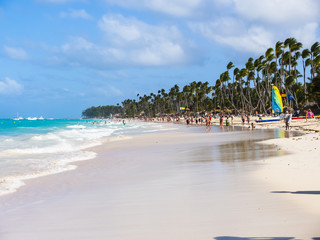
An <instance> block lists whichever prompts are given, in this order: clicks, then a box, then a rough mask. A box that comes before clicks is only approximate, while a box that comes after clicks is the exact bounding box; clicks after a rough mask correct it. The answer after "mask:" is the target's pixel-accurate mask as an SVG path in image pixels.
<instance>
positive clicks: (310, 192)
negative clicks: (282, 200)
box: [271, 191, 320, 195]
mask: <svg viewBox="0 0 320 240" xmlns="http://www.w3.org/2000/svg"><path fill="white" fill-rule="evenodd" d="M271 193H291V194H311V195H318V194H320V191H296V192H290V191H272V192H271Z"/></svg>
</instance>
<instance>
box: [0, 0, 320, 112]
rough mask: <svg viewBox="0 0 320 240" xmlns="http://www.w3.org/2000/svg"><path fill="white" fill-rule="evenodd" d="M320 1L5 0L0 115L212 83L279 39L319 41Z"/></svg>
mask: <svg viewBox="0 0 320 240" xmlns="http://www.w3.org/2000/svg"><path fill="white" fill-rule="evenodd" d="M319 9H320V1H317V0H268V1H260V0H94V1H93V0H92V1H90V0H29V1H21V0H7V1H6V0H0V31H1V38H0V66H1V67H0V104H1V108H0V109H1V111H0V118H7V117H9V118H10V117H14V116H16V114H17V113H19V115H21V116H23V117H29V116H37V117H39V116H43V117H54V118H59V117H61V118H63V117H80V116H81V112H82V111H83V110H84V109H86V108H88V107H91V106H99V105H115V104H117V103H121V102H122V101H123V100H125V99H127V98H136V95H137V93H139V94H141V95H143V94H150V93H151V92H157V91H158V90H159V89H162V88H163V89H165V90H166V91H168V90H169V88H170V87H172V86H173V85H174V84H178V85H179V86H184V85H185V84H188V83H190V82H192V81H208V82H209V83H210V84H211V85H213V84H214V82H215V80H216V79H217V78H219V75H220V74H221V73H222V72H223V71H225V69H226V65H227V64H228V62H229V61H232V62H234V64H235V65H236V66H237V67H239V68H240V67H243V66H244V64H245V62H246V60H247V59H248V58H249V57H253V58H256V57H259V56H260V55H262V54H264V53H265V51H266V49H267V48H269V47H273V46H274V44H275V43H276V42H277V41H283V40H285V39H286V38H288V37H295V38H296V39H297V40H298V41H300V42H302V43H303V45H304V47H305V48H307V47H310V45H311V44H312V43H314V42H315V41H319V19H320V15H319V14H318V10H319Z"/></svg>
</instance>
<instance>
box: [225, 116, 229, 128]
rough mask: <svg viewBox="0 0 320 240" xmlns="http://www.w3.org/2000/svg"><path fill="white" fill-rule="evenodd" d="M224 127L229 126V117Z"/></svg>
mask: <svg viewBox="0 0 320 240" xmlns="http://www.w3.org/2000/svg"><path fill="white" fill-rule="evenodd" d="M226 126H227V127H228V126H230V120H229V117H227V119H226Z"/></svg>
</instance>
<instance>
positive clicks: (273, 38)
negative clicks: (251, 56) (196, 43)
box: [189, 0, 320, 54]
mask: <svg viewBox="0 0 320 240" xmlns="http://www.w3.org/2000/svg"><path fill="white" fill-rule="evenodd" d="M211 3H212V4H213V5H214V6H215V13H216V14H212V15H211V17H210V18H209V19H207V20H206V19H205V18H203V20H201V19H200V20H198V22H192V23H189V26H190V27H191V29H192V30H194V31H195V32H197V33H201V35H202V36H204V37H206V38H207V39H209V40H211V41H213V42H215V43H218V44H220V45H225V46H228V47H229V48H232V49H235V50H236V51H238V52H248V53H257V54H263V53H264V52H265V51H266V49H267V48H269V47H273V46H274V44H275V43H276V42H277V41H284V40H285V39H287V38H288V37H294V38H296V39H297V41H300V42H302V43H303V44H304V46H305V47H307V46H310V44H312V43H313V42H315V41H317V30H318V22H319V20H320V15H319V14H318V13H317V10H318V9H319V8H320V1H316V0H306V1H300V0H268V1H258V0H226V1H225V0H213V1H212V2H211ZM219 11H223V17H221V14H219Z"/></svg>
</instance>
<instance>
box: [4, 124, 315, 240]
mask: <svg viewBox="0 0 320 240" xmlns="http://www.w3.org/2000/svg"><path fill="white" fill-rule="evenodd" d="M201 129H202V130H201ZM201 129H200V128H198V129H196V128H192V129H191V128H190V129H189V130H188V129H187V128H186V131H175V132H171V133H157V134H147V135H141V136H132V137H131V138H129V139H125V140H123V141H117V142H108V143H106V144H104V145H103V146H100V147H97V148H95V149H94V151H95V152H97V153H98V157H97V158H96V159H94V160H90V161H86V162H79V163H76V165H78V166H79V167H78V169H76V170H75V171H69V172H64V173H61V174H56V175H51V176H47V177H42V178H39V179H33V180H29V181H28V182H27V185H26V186H24V187H22V188H21V189H19V191H18V192H17V193H14V194H10V195H7V196H4V197H2V198H0V211H1V215H0V239H2V240H21V239H23V240H38V239H39V240H40V239H46V240H81V239H90V240H100V239H101V240H102V239H111V240H120V239H121V240H129V239H130V240H132V239H139V240H149V239H153V240H154V239H156V240H157V239H183V240H195V239H197V240H202V239H203V240H205V239H219V240H223V239H241V237H243V238H244V237H246V238H244V239H257V238H259V237H260V238H262V237H265V238H266V239H277V238H280V237H285V239H312V238H314V237H317V236H318V237H319V236H320V228H319V226H320V218H319V214H318V213H315V212H310V211H307V210H306V209H305V208H304V207H299V206H298V205H297V204H296V202H294V201H290V200H289V199H287V197H288V196H286V197H284V195H283V194H275V193H273V192H272V191H276V190H279V189H280V188H275V184H276V183H275V182H274V181H273V182H268V181H266V180H265V175H263V174H266V172H261V171H264V169H265V168H266V166H267V169H270V168H271V166H272V161H273V160H274V159H282V158H283V157H282V156H284V157H288V156H290V155H285V154H286V152H285V151H284V150H281V149H280V150H279V148H277V147H276V146H274V145H272V144H271V145H265V144H256V141H258V140H266V139H270V138H274V137H276V136H278V135H282V134H283V133H284V132H281V131H280V132H279V130H277V129H275V130H271V131H235V132H220V131H219V130H217V131H216V132H215V131H213V133H209V134H207V133H205V129H203V128H201ZM215 129H216V128H215ZM286 151H288V150H286ZM292 156H294V155H292ZM268 159H272V161H271V162H269V160H268ZM259 173H261V174H262V175H261V176H262V177H261V176H260V175H259ZM257 174H258V175H259V176H257ZM268 176H269V175H268ZM269 177H270V176H269ZM281 190H282V188H281ZM319 196H320V195H318V196H317V197H319ZM224 236H233V238H226V237H224Z"/></svg>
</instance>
